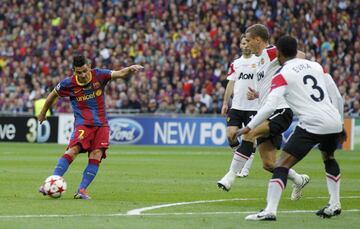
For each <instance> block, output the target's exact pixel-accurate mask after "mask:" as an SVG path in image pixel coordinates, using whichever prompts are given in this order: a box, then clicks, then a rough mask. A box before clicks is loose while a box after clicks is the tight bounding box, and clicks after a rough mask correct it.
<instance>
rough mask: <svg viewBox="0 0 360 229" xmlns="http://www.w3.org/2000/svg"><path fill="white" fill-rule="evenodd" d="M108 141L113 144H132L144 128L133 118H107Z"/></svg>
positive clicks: (140, 135) (140, 136) (142, 132)
mask: <svg viewBox="0 0 360 229" xmlns="http://www.w3.org/2000/svg"><path fill="white" fill-rule="evenodd" d="M109 127H110V142H111V143H115V144H133V143H136V142H138V141H139V140H140V139H141V138H142V136H143V134H144V130H143V128H142V126H141V125H140V124H139V123H138V122H137V121H135V120H132V119H128V118H114V119H110V120H109Z"/></svg>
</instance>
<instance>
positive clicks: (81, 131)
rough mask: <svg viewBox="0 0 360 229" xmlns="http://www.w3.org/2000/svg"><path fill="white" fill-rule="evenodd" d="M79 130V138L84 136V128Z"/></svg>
mask: <svg viewBox="0 0 360 229" xmlns="http://www.w3.org/2000/svg"><path fill="white" fill-rule="evenodd" d="M79 132H80V134H79V138H80V139H82V138H84V133H85V130H79Z"/></svg>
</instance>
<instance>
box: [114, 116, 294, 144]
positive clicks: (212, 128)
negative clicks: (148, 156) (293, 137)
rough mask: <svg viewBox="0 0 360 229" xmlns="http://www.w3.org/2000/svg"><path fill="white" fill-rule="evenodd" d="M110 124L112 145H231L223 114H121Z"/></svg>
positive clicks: (286, 137) (287, 133) (289, 131)
mask: <svg viewBox="0 0 360 229" xmlns="http://www.w3.org/2000/svg"><path fill="white" fill-rule="evenodd" d="M109 126H110V143H111V144H135V145H187V146H228V142H227V138H226V121H225V118H223V117H169V116H165V117H162V116H132V117H130V116H125V117H124V116H118V117H110V118H109ZM295 126H296V122H293V124H292V125H291V127H290V128H289V129H288V130H287V131H286V132H285V133H284V136H283V140H284V142H286V140H287V139H288V137H289V136H290V134H291V133H292V130H293V128H294V127H295Z"/></svg>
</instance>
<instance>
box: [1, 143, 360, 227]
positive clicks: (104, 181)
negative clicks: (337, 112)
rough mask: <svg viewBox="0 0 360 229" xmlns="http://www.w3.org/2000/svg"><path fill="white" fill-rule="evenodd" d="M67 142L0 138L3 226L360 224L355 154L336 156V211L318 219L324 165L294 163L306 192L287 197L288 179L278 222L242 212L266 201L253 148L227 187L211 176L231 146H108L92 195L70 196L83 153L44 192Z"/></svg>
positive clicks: (359, 170)
mask: <svg viewBox="0 0 360 229" xmlns="http://www.w3.org/2000/svg"><path fill="white" fill-rule="evenodd" d="M64 148H65V146H63V145H56V144H14V143H1V144H0V188H1V190H0V228H77V229H78V228H347V229H348V228H359V225H358V224H359V223H360V191H359V190H360V166H359V165H360V153H359V152H346V151H338V152H337V154H336V156H337V159H338V162H339V164H340V166H341V175H342V181H341V182H342V183H341V196H342V200H341V201H342V209H343V213H342V214H341V215H340V216H338V217H334V218H331V219H322V218H319V217H317V216H315V214H314V212H313V211H314V210H317V209H319V208H321V207H323V206H324V205H325V204H326V203H327V200H328V194H327V189H326V180H325V173H324V166H323V163H322V161H321V156H320V153H319V152H318V151H316V150H314V151H312V152H311V153H310V154H309V155H308V156H307V157H306V158H305V159H304V160H303V161H301V162H300V163H299V164H298V165H297V166H296V167H295V169H296V170H297V171H298V172H299V173H307V174H308V175H309V176H310V177H311V181H310V183H309V185H308V186H307V187H306V189H305V190H304V193H303V194H304V195H303V198H302V199H301V200H299V201H295V202H294V201H291V200H290V199H289V197H290V193H291V182H290V181H289V182H288V185H287V188H286V190H285V192H284V193H283V196H282V200H281V202H280V206H279V211H280V212H279V213H278V219H277V221H276V222H248V221H245V220H244V217H245V216H246V215H247V214H248V213H249V212H257V211H258V210H260V209H262V208H263V207H265V196H266V190H267V183H268V180H269V178H270V177H271V175H270V174H269V173H267V172H266V171H264V170H263V169H262V167H261V161H260V158H259V155H258V154H257V155H256V157H255V161H254V164H253V167H252V170H251V172H250V176H249V177H248V178H245V179H243V178H239V179H237V181H236V183H235V185H234V186H233V188H232V190H231V191H230V192H228V193H226V192H222V191H220V190H218V188H217V186H216V181H217V180H218V179H220V178H221V177H222V176H223V175H224V174H225V172H226V171H227V169H228V167H229V163H230V161H231V157H232V155H231V152H230V149H228V148H215V147H212V148H195V147H155V146H141V147H140V146H111V148H110V150H109V152H108V158H107V159H106V160H104V161H103V162H102V163H101V167H100V170H99V173H98V175H97V177H96V178H95V180H94V182H93V183H92V184H91V186H90V187H89V189H88V191H89V194H90V195H91V197H92V198H93V199H92V200H74V199H73V194H74V192H75V190H76V188H77V186H78V184H79V182H80V179H81V175H82V171H83V169H84V167H85V165H86V163H87V158H86V155H80V156H79V157H78V158H77V159H76V160H75V161H74V163H73V164H72V165H71V167H70V169H69V171H68V172H67V173H66V174H65V176H64V178H65V180H66V181H67V184H68V189H67V192H66V193H65V195H64V196H63V197H61V198H60V199H51V198H48V197H44V196H42V195H40V194H39V193H38V188H39V186H40V184H41V183H42V182H43V181H44V179H45V178H46V177H47V176H49V175H51V173H52V171H53V168H54V166H55V164H56V162H57V160H58V158H59V157H60V156H61V155H62V153H63V151H64ZM217 200H218V201H217ZM194 201H204V202H198V203H196V202H195V203H193V204H185V205H175V206H168V207H162V208H157V209H156V208H155V209H148V210H146V209H145V210H144V211H142V212H141V213H140V215H128V214H127V212H128V211H130V210H134V209H140V208H145V207H151V206H157V205H162V204H172V203H180V202H194ZM211 201H213V202H211ZM294 211H299V212H297V213H296V212H294Z"/></svg>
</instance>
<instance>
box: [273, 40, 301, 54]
mask: <svg viewBox="0 0 360 229" xmlns="http://www.w3.org/2000/svg"><path fill="white" fill-rule="evenodd" d="M276 48H277V49H278V50H279V52H281V54H282V55H283V56H284V57H285V58H294V57H295V56H296V54H297V41H296V39H295V38H294V37H292V36H282V37H280V38H279V39H278V40H277V41H276Z"/></svg>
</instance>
